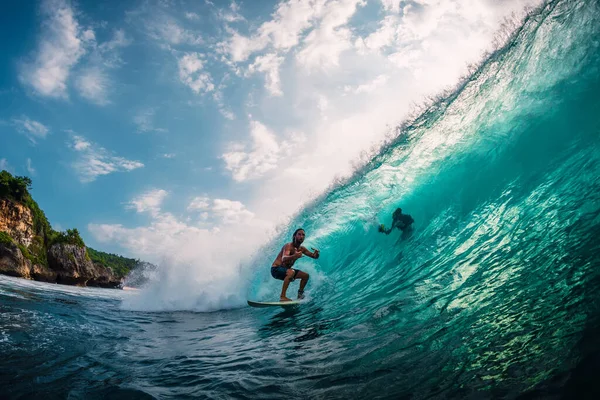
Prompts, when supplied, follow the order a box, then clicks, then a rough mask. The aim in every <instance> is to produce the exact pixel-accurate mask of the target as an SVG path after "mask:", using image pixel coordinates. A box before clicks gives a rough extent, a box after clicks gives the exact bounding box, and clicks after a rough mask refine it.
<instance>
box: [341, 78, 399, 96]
mask: <svg viewBox="0 0 600 400" xmlns="http://www.w3.org/2000/svg"><path fill="white" fill-rule="evenodd" d="M388 79H389V77H388V76H387V75H379V76H378V77H376V78H375V79H373V80H372V81H371V82H368V83H364V84H362V85H358V86H356V87H352V86H350V85H346V87H345V88H344V91H345V92H347V93H348V92H350V93H354V94H361V93H371V92H373V91H375V90H377V89H378V88H380V87H381V86H383V85H385V83H386V82H387V81H388Z"/></svg>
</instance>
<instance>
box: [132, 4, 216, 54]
mask: <svg viewBox="0 0 600 400" xmlns="http://www.w3.org/2000/svg"><path fill="white" fill-rule="evenodd" d="M142 23H143V24H144V29H145V30H146V31H147V33H148V35H149V36H150V37H151V38H152V39H154V40H156V41H158V42H165V43H167V44H169V45H176V46H178V45H184V44H187V45H199V44H202V43H203V42H204V41H203V39H202V37H201V36H200V34H198V33H196V32H194V31H191V30H189V29H185V28H183V27H182V26H181V25H180V24H179V23H178V21H177V20H176V19H175V18H173V17H171V16H169V15H167V14H164V13H156V12H155V11H152V12H151V13H150V15H149V16H147V18H145V19H143V20H142Z"/></svg>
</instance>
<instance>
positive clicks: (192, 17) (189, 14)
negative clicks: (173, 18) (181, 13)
mask: <svg viewBox="0 0 600 400" xmlns="http://www.w3.org/2000/svg"><path fill="white" fill-rule="evenodd" d="M185 17H186V18H187V19H189V20H191V21H198V20H199V19H200V16H199V15H198V14H196V13H193V12H186V13H185Z"/></svg>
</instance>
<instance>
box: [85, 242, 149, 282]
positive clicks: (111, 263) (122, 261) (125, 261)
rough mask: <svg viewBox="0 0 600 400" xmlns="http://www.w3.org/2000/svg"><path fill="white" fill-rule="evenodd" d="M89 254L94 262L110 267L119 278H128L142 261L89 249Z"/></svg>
mask: <svg viewBox="0 0 600 400" xmlns="http://www.w3.org/2000/svg"><path fill="white" fill-rule="evenodd" d="M87 250H88V254H89V256H90V258H91V259H92V261H93V262H95V263H98V264H102V265H104V266H105V267H110V268H111V269H112V270H113V273H114V274H115V275H117V276H118V277H124V276H126V275H127V274H128V273H129V271H131V270H132V269H134V268H135V267H136V266H138V265H139V263H140V260H136V259H133V258H126V257H122V256H119V255H116V254H109V253H104V252H102V251H98V250H94V249H92V248H91V247H88V249H87Z"/></svg>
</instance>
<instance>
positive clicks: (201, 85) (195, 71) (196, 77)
mask: <svg viewBox="0 0 600 400" xmlns="http://www.w3.org/2000/svg"><path fill="white" fill-rule="evenodd" d="M201 57H202V56H201V55H200V54H199V53H187V54H185V55H184V56H183V57H181V58H180V59H179V79H180V80H181V82H183V83H184V84H185V85H187V86H189V87H190V89H192V90H193V91H194V92H195V93H197V94H199V93H206V92H210V91H212V90H214V88H215V85H214V84H213V83H212V80H211V78H210V75H209V74H208V73H207V72H204V71H203V67H204V62H203V61H202V59H201Z"/></svg>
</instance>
